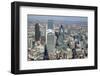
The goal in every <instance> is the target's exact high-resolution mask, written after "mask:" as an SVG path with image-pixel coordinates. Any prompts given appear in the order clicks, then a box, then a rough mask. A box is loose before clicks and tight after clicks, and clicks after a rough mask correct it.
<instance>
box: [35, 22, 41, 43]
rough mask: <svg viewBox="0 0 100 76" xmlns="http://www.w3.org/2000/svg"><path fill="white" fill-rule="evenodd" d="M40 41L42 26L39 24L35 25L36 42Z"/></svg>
mask: <svg viewBox="0 0 100 76" xmlns="http://www.w3.org/2000/svg"><path fill="white" fill-rule="evenodd" d="M39 40H40V26H39V24H38V23H36V24H35V41H39Z"/></svg>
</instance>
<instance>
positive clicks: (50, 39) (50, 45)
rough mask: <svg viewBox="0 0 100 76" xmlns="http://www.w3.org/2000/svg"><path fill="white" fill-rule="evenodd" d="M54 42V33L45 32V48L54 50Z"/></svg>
mask: <svg viewBox="0 0 100 76" xmlns="http://www.w3.org/2000/svg"><path fill="white" fill-rule="evenodd" d="M55 43H56V40H55V35H54V33H48V34H47V49H48V51H49V52H50V51H54V49H55Z"/></svg>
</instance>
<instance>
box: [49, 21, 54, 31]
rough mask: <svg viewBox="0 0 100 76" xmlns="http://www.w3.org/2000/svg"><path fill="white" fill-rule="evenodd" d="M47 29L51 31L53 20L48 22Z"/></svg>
mask: <svg viewBox="0 0 100 76" xmlns="http://www.w3.org/2000/svg"><path fill="white" fill-rule="evenodd" d="M48 29H53V20H48Z"/></svg>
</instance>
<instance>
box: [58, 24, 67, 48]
mask: <svg viewBox="0 0 100 76" xmlns="http://www.w3.org/2000/svg"><path fill="white" fill-rule="evenodd" d="M64 33H65V32H64V27H63V26H62V25H61V26H60V28H59V35H58V39H57V46H58V49H64V50H65V49H66V47H67V45H66V44H65V43H64Z"/></svg>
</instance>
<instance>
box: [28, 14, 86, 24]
mask: <svg viewBox="0 0 100 76" xmlns="http://www.w3.org/2000/svg"><path fill="white" fill-rule="evenodd" d="M48 20H53V21H54V22H62V23H65V24H72V23H76V24H87V21H88V17H80V16H50V15H32V14H31V15H28V22H35V21H39V22H47V21H48Z"/></svg>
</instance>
